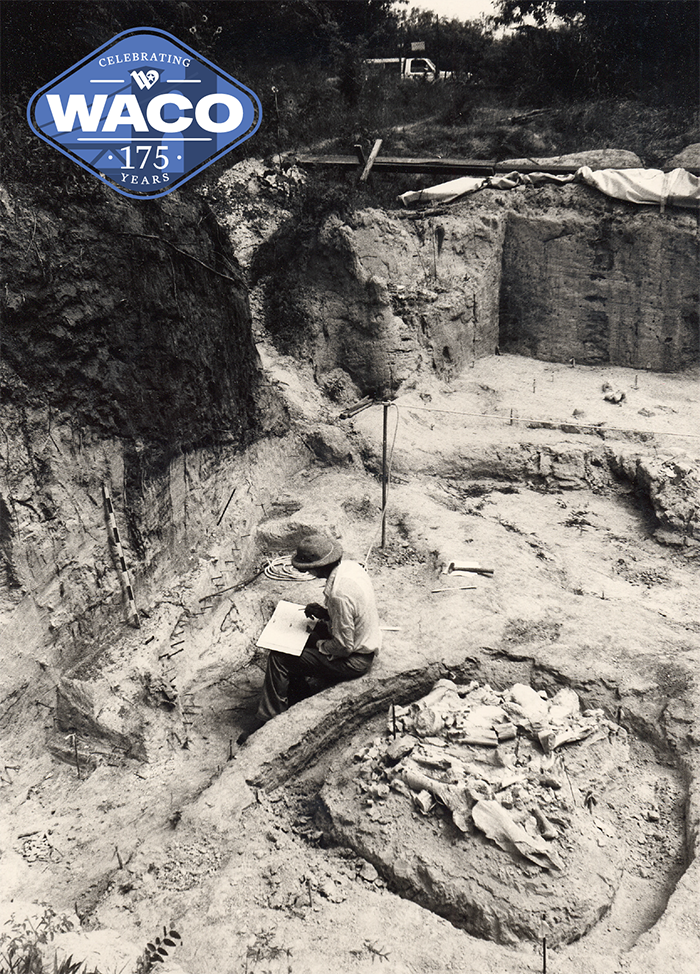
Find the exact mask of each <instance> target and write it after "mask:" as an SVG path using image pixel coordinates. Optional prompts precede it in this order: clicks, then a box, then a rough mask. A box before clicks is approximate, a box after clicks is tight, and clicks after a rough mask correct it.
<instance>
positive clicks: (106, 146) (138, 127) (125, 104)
mask: <svg viewBox="0 0 700 974" xmlns="http://www.w3.org/2000/svg"><path fill="white" fill-rule="evenodd" d="M27 118H28V119H29V125H30V126H31V128H32V129H33V131H34V132H35V133H36V134H37V135H38V136H39V138H40V139H43V140H44V141H45V142H48V143H49V145H53V146H54V147H55V148H56V149H58V150H59V152H62V153H63V154H64V155H66V156H68V158H69V159H72V160H73V161H74V162H77V163H78V165H79V166H82V167H83V169H87V171H88V172H90V173H92V174H93V176H96V177H97V178H98V179H100V180H101V181H102V182H103V183H106V184H107V186H111V187H112V189H115V190H116V191H117V192H118V193H121V194H122V195H123V196H130V197H132V198H133V199H154V198H156V197H158V196H165V195H166V194H167V193H172V191H173V190H174V189H177V188H178V187H179V186H182V184H183V183H185V182H187V180H188V179H191V178H192V177H193V176H195V175H196V174H197V173H199V172H201V171H202V170H203V169H206V167H207V166H210V165H211V164H212V162H214V161H215V160H217V159H220V158H221V156H223V155H225V154H226V153H227V152H230V151H231V149H233V148H235V147H236V146H237V145H240V144H241V143H242V142H245V141H246V139H249V138H250V137H251V135H253V134H254V133H255V132H257V130H258V128H259V127H260V122H261V120H262V109H261V107H260V102H259V100H258V98H257V96H256V95H255V94H253V92H252V91H250V89H249V88H246V86H245V85H242V84H241V83H240V82H239V81H236V79H235V78H232V77H231V76H230V75H228V74H226V72H225V71H222V70H221V69H220V68H217V67H216V66H215V65H214V64H212V63H211V62H210V61H208V60H207V59H206V58H204V57H202V55H201V54H197V52H196V51H193V50H192V48H190V47H188V46H187V45H186V44H183V43H182V42H181V41H178V40H177V39H176V38H175V37H172V36H171V35H170V34H167V33H166V32H165V31H162V30H156V29H155V28H150V27H141V28H138V29H136V30H128V31H124V32H123V33H122V34H117V36H116V37H113V38H112V40H111V41H109V43H108V44H105V46H104V47H101V48H98V50H96V51H94V52H93V53H92V54H91V55H90V56H89V57H87V58H85V59H84V60H82V61H79V62H78V63H77V64H75V65H73V67H72V68H70V69H69V70H68V71H66V72H64V73H63V74H62V75H59V77H58V78H55V79H54V80H53V81H52V82H51V83H50V84H48V85H45V86H44V87H43V88H40V89H39V91H37V92H35V94H34V95H33V96H32V99H31V101H30V102H29V106H28V108H27Z"/></svg>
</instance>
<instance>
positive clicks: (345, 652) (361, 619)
mask: <svg viewBox="0 0 700 974" xmlns="http://www.w3.org/2000/svg"><path fill="white" fill-rule="evenodd" d="M323 598H324V601H325V604H326V608H327V609H328V614H329V616H330V623H329V626H330V630H331V632H332V634H333V638H332V639H324V640H321V641H320V642H319V648H320V649H322V651H323V652H324V653H327V654H328V655H329V656H350V655H351V654H352V653H364V654H367V653H376V652H378V651H379V649H380V648H381V644H382V633H381V630H380V628H379V613H378V612H377V603H376V600H375V598H374V589H373V588H372V582H371V580H370V577H369V575H368V574H367V572H366V571H365V570H364V568H363V567H362V565H359V564H358V563H357V562H356V561H350V560H348V561H346V560H345V559H343V560H342V561H341V562H340V564H339V565H338V567H337V568H334V569H333V571H332V572H331V574H330V575H329V577H328V581H327V582H326V586H325V588H324V590H323Z"/></svg>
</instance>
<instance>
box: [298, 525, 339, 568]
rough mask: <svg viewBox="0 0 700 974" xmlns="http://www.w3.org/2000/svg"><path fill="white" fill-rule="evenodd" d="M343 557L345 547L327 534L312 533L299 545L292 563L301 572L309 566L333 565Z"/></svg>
mask: <svg viewBox="0 0 700 974" xmlns="http://www.w3.org/2000/svg"><path fill="white" fill-rule="evenodd" d="M342 557H343V549H342V548H341V546H340V545H339V544H338V542H337V541H334V540H333V538H329V536H328V535H327V534H311V535H309V536H308V538H304V539H303V540H302V541H300V542H299V544H298V545H297V550H296V553H295V554H294V555H293V556H292V565H293V566H294V567H295V568H297V569H298V570H299V571H300V572H305V571H308V570H309V568H323V567H324V566H325V565H332V564H333V562H336V561H340V559H341V558H342Z"/></svg>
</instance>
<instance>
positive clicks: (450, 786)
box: [355, 679, 626, 870]
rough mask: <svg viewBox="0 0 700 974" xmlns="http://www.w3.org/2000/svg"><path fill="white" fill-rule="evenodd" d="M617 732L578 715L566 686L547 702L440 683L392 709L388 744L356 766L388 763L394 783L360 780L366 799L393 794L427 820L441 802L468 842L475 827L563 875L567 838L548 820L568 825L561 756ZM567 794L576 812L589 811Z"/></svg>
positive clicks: (520, 693) (367, 751) (529, 692)
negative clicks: (559, 846) (560, 849)
mask: <svg viewBox="0 0 700 974" xmlns="http://www.w3.org/2000/svg"><path fill="white" fill-rule="evenodd" d="M618 731H619V727H618V725H616V724H613V723H611V722H610V721H608V720H607V719H606V718H605V716H604V713H603V711H602V710H586V711H583V712H582V711H581V704H580V700H579V697H578V694H577V693H575V691H574V690H572V689H571V688H569V687H564V688H562V689H561V690H559V691H558V692H557V693H556V694H555V695H554V696H553V697H551V698H550V697H548V696H547V693H546V692H545V691H544V690H535V689H534V688H533V687H531V686H527V685H525V684H522V683H516V684H514V685H513V686H512V687H510V688H509V689H507V690H502V691H497V690H493V689H492V688H491V687H490V686H488V685H484V686H482V685H480V684H478V683H476V682H472V683H470V684H468V685H467V686H460V685H458V684H456V683H454V682H453V681H452V680H448V679H444V680H439V681H438V682H437V683H436V684H435V686H434V687H433V689H432V690H431V691H430V693H428V694H427V696H425V697H423V698H422V699H421V700H418V701H416V702H414V703H411V704H409V705H408V706H406V707H397V706H392V708H391V711H390V714H389V721H388V734H387V739H386V740H385V741H381V740H375V741H374V742H373V744H372V745H371V746H369V747H366V748H363V749H362V751H360V752H358V754H356V755H355V759H356V760H357V761H359V762H361V763H367V762H368V761H369V762H377V761H382V762H383V765H384V773H385V776H386V778H387V779H388V784H387V785H385V786H384V787H382V785H381V784H378V783H377V782H376V781H374V780H370V781H366V780H365V781H363V782H362V785H361V787H362V791H363V792H364V794H365V796H366V800H369V801H372V802H373V801H375V800H382V799H383V798H385V797H386V795H387V794H388V792H389V788H391V789H392V790H393V791H398V792H400V793H401V794H404V795H407V796H408V797H410V798H411V801H412V802H413V805H414V807H415V808H416V809H417V810H418V811H419V812H420V813H421V814H423V815H430V814H431V813H432V812H433V810H434V809H435V806H436V802H437V803H439V804H440V805H441V806H443V807H444V808H446V809H447V810H448V811H449V812H450V813H451V816H452V821H453V823H454V825H455V826H456V827H457V829H458V830H459V831H460V832H461V833H463V834H466V835H469V834H472V833H473V826H476V828H477V829H479V830H480V831H482V832H483V833H484V834H485V835H486V836H487V837H488V838H489V839H491V840H492V841H494V842H495V843H496V844H497V845H498V846H500V847H501V848H502V849H505V850H506V851H509V852H511V853H513V854H516V853H518V854H519V855H520V856H523V857H524V858H525V859H527V860H529V861H531V862H533V863H535V864H536V865H538V866H540V867H541V868H542V869H547V870H561V869H562V868H563V864H562V861H561V859H560V857H559V855H558V854H557V852H556V851H555V850H554V849H553V847H552V846H553V844H554V843H556V842H557V840H558V839H560V838H561V836H562V831H560V830H559V829H557V828H556V826H555V825H554V824H553V822H552V818H557V820H558V821H559V822H562V821H566V820H567V819H566V815H567V813H568V812H569V810H570V808H569V803H568V798H566V797H564V796H565V793H564V791H563V783H564V780H568V775H567V772H566V768H565V766H564V764H563V760H562V758H561V756H560V755H559V754H557V753H556V752H557V751H558V749H560V748H562V747H564V746H565V745H571V744H574V743H577V742H582V741H587V742H589V743H594V742H595V741H601V740H605V739H607V738H608V735H609V734H610V733H611V732H614V733H615V734H617V733H618ZM396 733H398V735H399V736H397V737H394V734H396ZM623 733H624V732H623ZM625 742H626V735H625ZM361 777H362V772H361ZM370 779H372V775H371V773H370ZM569 786H570V793H571V799H572V804H573V805H574V806H576V805H579V806H580V805H582V804H585V803H582V802H580V801H579V802H577V801H576V796H575V794H574V789H573V786H572V785H571V782H570V781H569ZM584 793H585V792H584ZM545 808H546V811H545Z"/></svg>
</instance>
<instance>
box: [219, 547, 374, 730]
mask: <svg viewBox="0 0 700 974" xmlns="http://www.w3.org/2000/svg"><path fill="white" fill-rule="evenodd" d="M292 565H293V566H294V567H295V568H297V569H298V570H299V571H302V572H309V573H310V574H311V575H315V576H316V578H324V579H326V584H325V587H324V589H323V601H324V604H323V605H320V604H319V603H318V602H311V603H310V604H309V605H307V606H306V609H305V613H306V616H307V618H309V619H316V620H317V622H316V625H315V626H314V628H313V630H312V632H311V633H310V635H309V638H308V640H307V642H306V645H305V647H304V649H303V651H302V653H301V656H291V655H290V654H289V653H280V652H277V651H276V650H271V651H270V654H269V656H268V658H267V670H266V673H265V682H264V684H263V690H262V695H261V698H260V703H259V706H258V711H257V714H256V718H255V722H254V726H252V727H251V728H250V729H249V730H248V731H245V732H244V733H242V734H241V735H240V737H239V738H238V743H239V744H243V743H245V741H246V740H247V739H248V737H249V736H250V735H251V734H252V733H253V732H254V731H255V730H257V729H258V728H259V727H262V725H263V724H264V723H265V722H266V721H267V720H270V719H271V718H272V717H276V716H277V714H281V713H282V712H283V711H285V710H287V709H288V708H289V706H290V699H289V689H290V683H292V684H296V685H297V686H298V685H299V683H300V682H301V681H305V680H306V679H307V678H309V677H311V678H320V679H321V680H322V682H323V683H324V684H325V685H332V684H334V683H339V682H340V681H341V680H352V679H355V678H356V677H358V676H362V675H363V673H366V672H367V671H368V670H369V668H370V666H371V665H372V661H373V660H374V657H375V654H376V653H377V652H378V651H379V648H380V646H381V631H380V629H379V614H378V612H377V604H376V601H375V598H374V590H373V588H372V582H371V581H370V577H369V575H368V574H367V572H366V571H365V570H364V568H363V567H362V565H359V564H358V563H357V562H356V561H351V560H350V559H344V558H343V549H342V547H341V546H340V545H339V544H338V542H337V541H334V540H333V539H332V538H330V537H329V536H328V535H326V534H313V535H310V536H309V537H308V538H304V540H303V541H302V542H301V543H300V544H299V546H298V548H297V551H296V553H295V554H294V556H293V558H292Z"/></svg>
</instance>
